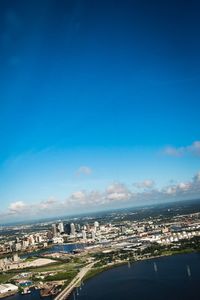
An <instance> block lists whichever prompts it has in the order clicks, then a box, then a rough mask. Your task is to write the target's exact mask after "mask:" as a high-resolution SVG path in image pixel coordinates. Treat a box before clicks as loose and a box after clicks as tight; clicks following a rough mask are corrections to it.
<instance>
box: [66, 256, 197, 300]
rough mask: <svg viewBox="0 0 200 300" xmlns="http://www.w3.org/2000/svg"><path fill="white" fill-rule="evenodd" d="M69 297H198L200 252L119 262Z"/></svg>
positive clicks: (110, 299)
mask: <svg viewBox="0 0 200 300" xmlns="http://www.w3.org/2000/svg"><path fill="white" fill-rule="evenodd" d="M78 294H79V295H78V296H77V295H76V296H75V297H74V295H72V296H71V297H70V300H74V298H75V299H79V300H129V299H133V300H199V299H200V254H187V255H176V256H171V257H162V258H159V259H154V260H146V261H141V262H137V263H134V264H132V265H131V266H130V268H129V267H128V265H124V266H120V267H117V268H114V269H111V270H109V271H106V272H104V273H101V274H99V275H97V276H96V277H94V278H92V279H90V280H89V281H88V282H86V283H85V284H84V286H83V288H82V289H81V290H79V291H78Z"/></svg>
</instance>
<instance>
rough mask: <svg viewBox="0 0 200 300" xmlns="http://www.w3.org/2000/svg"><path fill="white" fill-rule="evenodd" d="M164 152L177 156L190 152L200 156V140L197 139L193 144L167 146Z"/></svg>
mask: <svg viewBox="0 0 200 300" xmlns="http://www.w3.org/2000/svg"><path fill="white" fill-rule="evenodd" d="M163 153H164V154H166V155H169V156H175V157H181V156H185V155H188V154H190V155H194V156H200V141H195V142H193V143H192V144H191V145H189V146H183V147H173V146H167V147H166V148H165V149H164V151H163Z"/></svg>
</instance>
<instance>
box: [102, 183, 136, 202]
mask: <svg viewBox="0 0 200 300" xmlns="http://www.w3.org/2000/svg"><path fill="white" fill-rule="evenodd" d="M130 195H131V193H130V192H129V190H128V188H127V187H126V186H125V185H124V184H122V183H119V182H117V183H113V184H111V185H110V186H108V188H107V189H106V192H105V198H106V199H108V200H109V201H121V200H128V199H129V198H130Z"/></svg>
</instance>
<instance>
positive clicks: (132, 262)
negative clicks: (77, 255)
mask: <svg viewBox="0 0 200 300" xmlns="http://www.w3.org/2000/svg"><path fill="white" fill-rule="evenodd" d="M192 253H199V252H198V251H194V250H193V251H192V250H191V251H188V252H187V251H182V252H181V251H180V252H177V253H171V254H170V253H169V254H162V255H157V256H152V257H145V258H141V259H138V260H132V261H130V260H126V261H122V262H117V263H113V264H110V265H106V266H103V267H99V268H98V267H97V268H96V269H92V270H91V271H90V272H92V271H94V274H90V273H88V275H87V274H86V275H85V277H84V278H83V281H85V282H87V281H88V280H90V279H92V278H94V277H95V276H97V275H98V274H101V273H103V272H106V271H109V270H112V269H114V268H117V267H120V266H123V265H126V264H128V263H130V264H134V263H137V262H140V261H145V260H146V261H148V260H153V259H158V258H163V257H170V256H176V255H184V254H192Z"/></svg>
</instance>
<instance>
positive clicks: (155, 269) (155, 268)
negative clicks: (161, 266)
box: [153, 262, 158, 273]
mask: <svg viewBox="0 0 200 300" xmlns="http://www.w3.org/2000/svg"><path fill="white" fill-rule="evenodd" d="M153 268H154V271H155V272H156V273H157V272H158V267H157V265H156V263H155V262H154V263H153Z"/></svg>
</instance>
